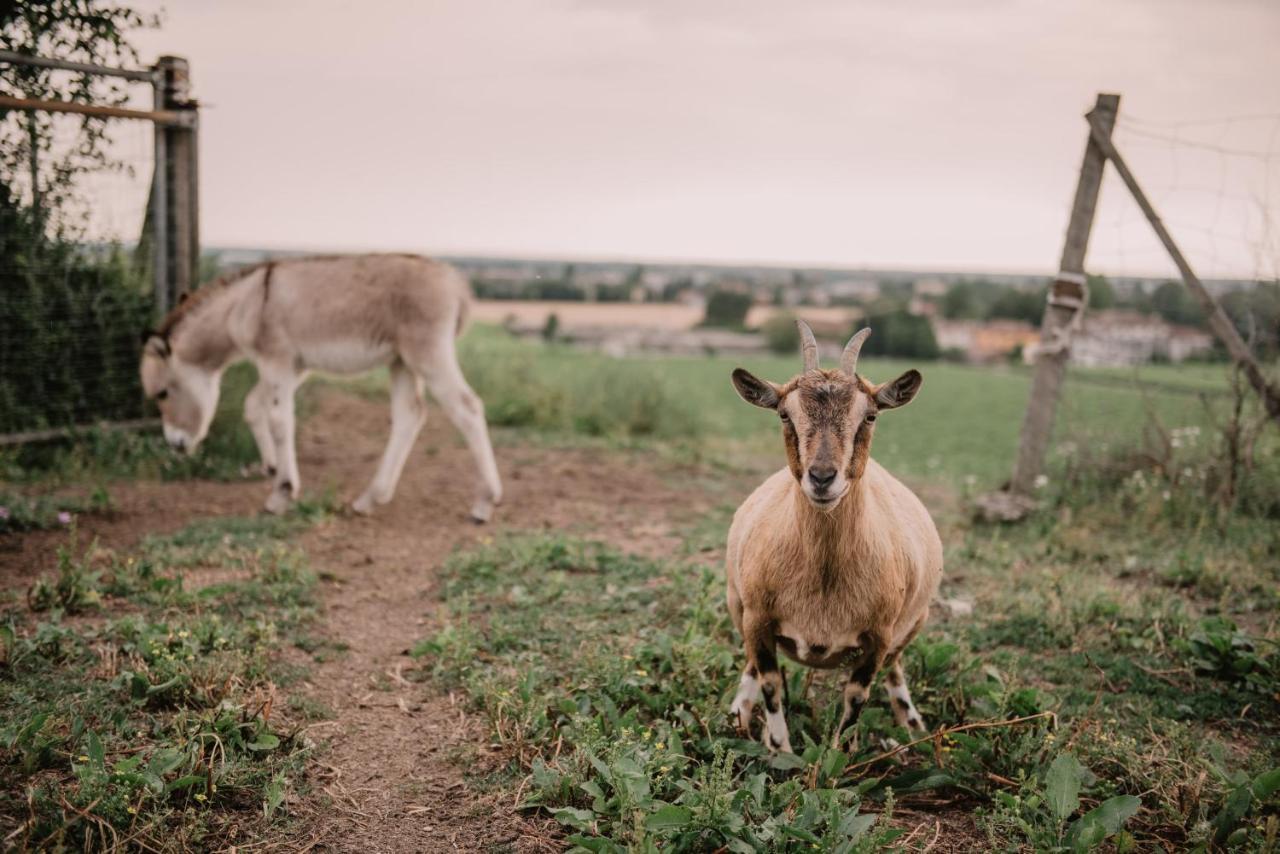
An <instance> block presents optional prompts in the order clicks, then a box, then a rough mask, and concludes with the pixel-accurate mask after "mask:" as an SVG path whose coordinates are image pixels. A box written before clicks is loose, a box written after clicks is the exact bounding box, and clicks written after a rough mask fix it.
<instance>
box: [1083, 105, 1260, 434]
mask: <svg viewBox="0 0 1280 854" xmlns="http://www.w3.org/2000/svg"><path fill="white" fill-rule="evenodd" d="M1089 127H1090V129H1091V138H1092V140H1093V144H1094V145H1096V146H1098V148H1099V149H1100V150H1101V151H1102V153H1103V154H1105V155H1106V157H1107V159H1108V160H1110V161H1111V165H1112V166H1114V167H1115V169H1116V172H1117V173H1119V175H1120V179H1121V180H1122V181H1124V183H1125V186H1126V187H1128V188H1129V192H1130V193H1132V194H1133V199H1134V201H1136V202H1137V203H1138V207H1140V208H1142V212H1143V213H1144V214H1146V217H1147V222H1149V223H1151V227H1152V228H1153V229H1155V232H1156V237H1158V238H1160V242H1161V243H1163V244H1164V248H1165V249H1167V250H1168V251H1169V256H1170V257H1171V258H1173V263H1174V264H1175V265H1177V267H1178V272H1179V273H1181V274H1182V281H1183V282H1185V283H1186V285H1187V288H1188V290H1190V291H1191V294H1192V296H1194V297H1195V298H1196V301H1197V302H1199V303H1200V307H1201V308H1202V309H1203V310H1204V314H1205V319H1206V320H1207V321H1208V322H1209V328H1210V329H1212V330H1213V333H1214V334H1215V335H1217V336H1218V340H1220V341H1221V342H1222V343H1223V345H1225V346H1226V348H1227V352H1228V353H1230V354H1231V358H1232V359H1234V360H1235V362H1236V364H1237V365H1239V366H1240V368H1241V370H1243V371H1244V375H1245V377H1247V378H1248V380H1249V384H1250V385H1252V386H1253V388H1254V391H1256V392H1257V393H1258V396H1259V397H1261V398H1262V402H1263V405H1264V406H1265V407H1266V409H1267V414H1268V415H1270V416H1271V418H1272V420H1274V421H1275V422H1276V424H1277V425H1280V388H1277V387H1276V385H1274V384H1272V383H1268V382H1267V378H1266V377H1265V376H1264V375H1263V373H1262V369H1261V368H1260V367H1258V362H1257V360H1256V359H1254V357H1253V353H1252V352H1251V351H1250V350H1249V345H1248V344H1246V343H1245V342H1244V339H1243V338H1241V337H1240V333H1239V331H1237V329H1236V327H1235V324H1234V323H1232V322H1231V318H1229V317H1227V313H1226V312H1225V311H1223V310H1222V306H1221V305H1219V304H1218V301H1217V300H1216V299H1214V298H1213V294H1211V293H1209V291H1208V290H1207V289H1206V288H1205V286H1204V283H1203V282H1201V281H1200V277H1199V276H1197V275H1196V273H1195V271H1194V270H1192V269H1191V264H1190V263H1188V262H1187V259H1186V257H1185V256H1184V255H1183V254H1182V251H1181V250H1180V249H1179V248H1178V244H1176V243H1174V241H1173V236H1172V235H1170V234H1169V229H1167V228H1165V226H1164V222H1163V221H1161V219H1160V217H1159V216H1158V215H1157V214H1156V210H1155V208H1154V207H1152V206H1151V202H1150V200H1148V199H1147V194H1146V193H1144V192H1142V187H1140V186H1139V185H1138V179H1137V178H1135V177H1134V176H1133V172H1131V171H1129V165H1128V164H1127V163H1125V161H1124V158H1123V157H1121V156H1120V152H1119V151H1117V150H1116V147H1115V144H1114V143H1112V141H1111V134H1110V128H1108V127H1106V126H1105V125H1103V124H1102V123H1101V121H1100V120H1099V117H1097V116H1095V115H1093V114H1092V113H1091V114H1090V115H1089Z"/></svg>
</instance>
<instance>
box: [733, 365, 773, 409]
mask: <svg viewBox="0 0 1280 854" xmlns="http://www.w3.org/2000/svg"><path fill="white" fill-rule="evenodd" d="M733 387H734V388H735V389H737V390H738V396H739V397H741V398H742V399H743V400H745V401H746V402H747V403H750V404H751V405H752V406H760V407H763V408H764V409H775V408H777V406H778V387H777V386H775V385H774V384H773V383H771V382H768V381H767V380H762V379H759V378H758V377H756V376H755V375H754V374H752V373H751V372H750V371H746V370H743V369H742V368H736V369H735V370H734V372H733Z"/></svg>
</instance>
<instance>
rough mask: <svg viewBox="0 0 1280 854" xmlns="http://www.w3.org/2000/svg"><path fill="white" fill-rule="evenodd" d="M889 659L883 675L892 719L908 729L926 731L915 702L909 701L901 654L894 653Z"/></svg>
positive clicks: (909, 692) (909, 696)
mask: <svg viewBox="0 0 1280 854" xmlns="http://www.w3.org/2000/svg"><path fill="white" fill-rule="evenodd" d="M891 659H892V660H891V661H890V662H889V664H888V667H887V669H886V672H885V675H884V690H885V693H887V694H888V695H889V705H890V706H891V707H892V708H893V719H894V721H896V722H897V724H898V726H901V727H906V728H907V729H909V730H914V731H916V732H928V731H929V728H928V727H927V726H925V725H924V718H922V717H921V716H920V712H919V711H917V710H916V705H915V703H913V702H911V691H910V689H908V688H907V674H906V673H904V672H903V670H902V658H901V655H900V654H894V655H893V656H891Z"/></svg>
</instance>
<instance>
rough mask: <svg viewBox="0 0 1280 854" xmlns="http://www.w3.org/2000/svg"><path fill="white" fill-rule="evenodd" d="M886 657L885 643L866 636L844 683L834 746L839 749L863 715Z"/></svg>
mask: <svg viewBox="0 0 1280 854" xmlns="http://www.w3.org/2000/svg"><path fill="white" fill-rule="evenodd" d="M884 659H885V647H884V644H883V643H881V642H880V641H879V640H877V639H875V638H871V637H869V636H864V639H863V644H862V656H861V657H860V658H859V659H858V663H857V665H855V666H854V668H853V670H852V671H851V672H850V673H849V679H848V681H846V682H845V683H844V711H843V712H842V714H841V715H840V724H839V726H837V727H836V735H835V739H834V740H833V746H834V747H836V748H837V749H838V748H839V747H840V746H841V744H842V743H843V742H844V734H845V732H846V731H847V730H849V729H850V728H851V727H853V726H854V725H856V724H857V723H858V718H859V717H861V716H862V707H863V706H865V705H866V704H867V698H868V697H870V696H871V683H872V682H874V681H875V678H876V674H877V673H878V672H880V668H881V666H882V665H883V664H884Z"/></svg>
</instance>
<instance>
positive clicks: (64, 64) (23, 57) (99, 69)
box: [0, 50, 155, 83]
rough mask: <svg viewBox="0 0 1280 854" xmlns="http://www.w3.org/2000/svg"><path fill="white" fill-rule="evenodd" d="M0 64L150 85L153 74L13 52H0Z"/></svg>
mask: <svg viewBox="0 0 1280 854" xmlns="http://www.w3.org/2000/svg"><path fill="white" fill-rule="evenodd" d="M0 62H8V63H11V64H13V65H34V66H36V67H37V68H56V69H59V70H61V71H79V72H80V73H82V74H96V75H98V76H101V77H123V78H124V79H125V80H133V81H135V82H139V83H150V82H151V79H152V78H153V77H154V76H155V72H154V71H152V70H150V69H141V68H137V69H135V68H111V67H110V66H106V65H91V64H90V63H87V62H71V61H69V60H66V59H50V58H48V57H45V56H30V55H28V54H25V53H18V52H17V51H13V50H0Z"/></svg>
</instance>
